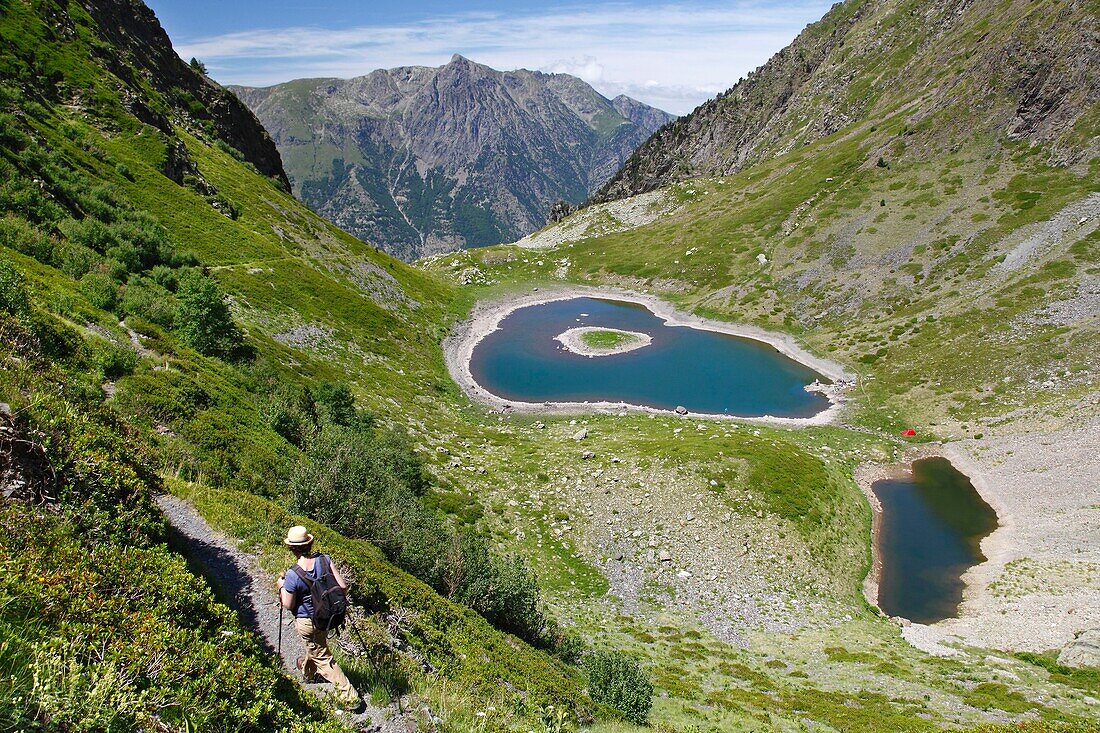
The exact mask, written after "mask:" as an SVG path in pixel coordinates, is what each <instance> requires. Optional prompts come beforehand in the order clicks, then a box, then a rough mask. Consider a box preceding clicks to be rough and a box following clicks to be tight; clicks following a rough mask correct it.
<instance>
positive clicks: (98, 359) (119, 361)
mask: <svg viewBox="0 0 1100 733" xmlns="http://www.w3.org/2000/svg"><path fill="white" fill-rule="evenodd" d="M93 362H94V363H95V366H96V368H97V369H98V370H99V372H100V374H102V375H103V376H104V377H106V378H108V379H117V378H118V377H121V376H123V375H124V374H129V373H131V372H132V371H134V367H136V366H137V354H136V353H135V352H134V350H133V349H131V348H130V347H129V346H123V345H120V344H113V343H111V342H109V341H105V342H104V343H102V344H99V345H98V346H97V348H96V349H95V350H94V351H93Z"/></svg>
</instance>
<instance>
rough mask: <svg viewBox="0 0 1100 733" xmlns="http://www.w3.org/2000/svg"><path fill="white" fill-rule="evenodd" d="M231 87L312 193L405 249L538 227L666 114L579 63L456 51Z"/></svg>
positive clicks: (330, 209)
mask: <svg viewBox="0 0 1100 733" xmlns="http://www.w3.org/2000/svg"><path fill="white" fill-rule="evenodd" d="M237 91H238V93H239V94H240V95H241V98H242V99H244V100H245V101H246V102H247V103H248V104H249V105H251V106H252V108H253V110H254V111H255V112H256V114H257V115H258V116H259V117H260V119H262V120H263V121H264V124H265V125H266V126H267V128H268V130H270V131H271V134H272V135H273V137H274V139H275V142H276V144H277V145H278V146H279V149H280V150H281V151H282V153H283V156H284V158H285V159H286V160H287V161H288V169H289V172H290V175H291V179H292V181H293V184H294V190H295V192H296V193H298V194H299V196H300V197H301V198H302V199H303V200H304V201H305V202H306V203H307V204H309V205H310V206H311V207H313V208H314V209H315V210H316V211H318V212H320V213H321V214H322V215H324V216H326V217H328V218H329V219H330V220H332V221H333V222H335V223H336V224H337V225H339V226H341V227H343V228H344V229H345V230H347V231H350V232H352V233H353V234H355V235H356V236H359V237H361V238H363V239H365V240H367V241H370V242H372V243H375V244H379V245H381V246H382V247H383V248H385V249H387V250H388V251H390V252H392V253H394V254H397V255H399V256H402V257H405V258H408V259H413V258H415V257H419V256H422V255H424V254H431V253H434V252H440V251H449V250H454V249H458V248H460V247H466V246H473V245H482V244H496V243H499V242H503V241H512V240H515V239H519V238H520V237H522V236H524V235H525V234H528V233H530V232H532V231H534V230H535V229H538V228H539V227H541V226H542V225H543V223H544V222H545V220H546V214H547V212H548V211H549V209H550V207H551V206H552V205H553V204H554V202H556V201H559V200H565V201H567V202H572V203H574V204H575V203H577V202H579V201H583V200H584V199H585V198H586V197H587V196H588V195H589V194H590V193H592V192H593V191H595V190H596V188H598V186H599V185H600V184H601V183H603V181H605V180H606V179H607V178H608V177H609V176H610V175H611V174H612V173H613V172H614V171H615V170H616V169H618V167H619V166H620V165H621V164H622V162H623V161H624V160H625V159H626V157H627V156H628V155H629V154H630V153H631V151H633V149H634V147H635V146H637V145H638V143H639V142H641V141H642V140H644V139H645V138H646V137H647V136H648V135H649V134H650V133H651V132H653V131H654V130H655V129H657V128H658V127H659V126H660V125H662V124H664V123H665V122H667V121H668V120H669V119H672V117H671V116H670V115H668V114H666V113H664V112H661V111H660V110H656V109H653V108H651V107H648V106H646V105H644V104H642V103H641V102H636V101H634V100H630V103H626V102H624V101H622V100H620V102H619V105H620V106H621V107H622V108H623V109H629V110H631V114H633V115H634V117H635V118H636V119H637V121H635V120H634V119H631V118H629V117H627V116H625V115H623V114H621V113H620V112H619V111H618V109H617V107H616V106H615V104H613V103H612V102H611V101H610V100H608V99H606V98H605V97H603V96H602V95H600V94H599V93H598V92H597V91H596V90H594V89H592V87H590V86H588V85H587V84H585V83H584V82H583V81H581V80H580V79H577V78H575V77H571V76H568V75H566V74H543V73H540V72H535V71H527V70H524V69H519V70H515V71H498V70H496V69H492V68H490V67H488V66H485V65H483V64H479V63H476V62H474V61H471V60H470V59H467V58H465V57H464V56H462V55H460V54H455V55H454V56H453V57H452V58H451V60H450V62H448V63H447V64H446V65H444V66H441V67H438V68H428V67H401V68H397V69H388V70H386V69H383V70H378V71H374V72H372V73H370V74H368V75H366V76H362V77H357V78H354V79H347V80H332V79H324V80H309V79H299V80H296V81H293V82H287V83H286V84H281V85H277V86H275V87H271V88H267V89H248V88H239V89H237ZM338 151H347V152H343V153H341V152H338Z"/></svg>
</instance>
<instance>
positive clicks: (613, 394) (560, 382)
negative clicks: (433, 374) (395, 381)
mask: <svg viewBox="0 0 1100 733" xmlns="http://www.w3.org/2000/svg"><path fill="white" fill-rule="evenodd" d="M582 326H591V327H603V328H615V329H620V330H623V331H634V332H640V333H645V334H648V335H649V336H651V337H652V339H653V340H652V342H651V343H650V344H649V345H648V346H645V347H643V348H640V349H637V350H635V351H630V352H627V353H623V354H615V355H612V356H601V357H596V358H590V357H587V356H583V355H580V354H575V353H572V352H570V351H567V350H565V349H564V348H563V346H562V344H561V343H560V342H558V341H556V340H555V339H554V337H555V336H558V335H559V334H561V333H563V332H565V331H567V330H569V329H571V328H579V327H582ZM470 372H471V374H472V376H473V378H474V380H475V381H476V382H477V383H478V384H480V385H481V386H482V387H484V388H485V389H487V390H488V391H490V392H492V393H493V394H495V395H497V396H499V397H503V398H504V399H509V400H516V401H523V402H584V401H589V402H605V401H606V402H625V403H628V404H632V405H644V406H647V407H656V408H659V409H664V410H673V409H675V408H676V407H677V406H679V405H683V406H684V407H686V408H687V409H688V410H690V411H691V412H697V413H711V414H724V415H736V416H741V417H757V416H763V415H771V416H773V417H803V418H804V417H811V416H813V415H816V414H817V413H819V412H821V411H822V410H824V409H826V408H827V407H828V406H829V400H828V399H827V398H826V397H824V396H823V395H821V394H817V393H810V392H806V391H805V389H804V387H805V386H806V385H807V384H810V383H811V382H813V381H814V380H815V379H820V380H821V381H822V382H828V380H827V379H826V378H825V377H823V376H822V375H821V374H818V373H817V372H815V371H814V370H813V369H811V368H810V367H808V366H805V365H804V364H800V363H799V362H797V361H794V360H792V359H790V358H788V357H787V356H785V355H783V354H781V353H779V352H778V351H777V350H776V349H775V347H773V346H771V345H769V344H766V343H763V342H761V341H754V340H752V339H747V338H740V337H737V336H730V335H727V334H722V333H716V332H713V331H704V330H699V329H695V328H687V327H683V326H669V325H666V324H665V322H664V321H663V320H662V319H660V318H658V317H657V316H655V315H654V314H653V313H652V312H651V311H650V310H649V309H647V308H646V307H645V306H642V305H638V304H635V303H624V302H619V301H612V300H603V299H598V298H573V299H570V300H560V301H555V302H550V303H543V304H541V305H533V306H527V307H524V308H520V309H517V310H515V311H513V312H512V313H511V314H509V315H508V316H507V317H506V318H505V319H504V320H503V321H502V322H501V324H500V328H499V329H498V330H497V331H494V332H493V333H491V334H489V335H488V336H486V337H485V338H484V339H483V340H482V341H481V342H480V343H478V345H477V346H476V347H475V348H474V351H473V355H472V357H471V360H470Z"/></svg>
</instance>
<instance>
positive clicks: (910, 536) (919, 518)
mask: <svg viewBox="0 0 1100 733" xmlns="http://www.w3.org/2000/svg"><path fill="white" fill-rule="evenodd" d="M871 488H872V490H873V491H874V492H875V496H876V497H878V500H879V502H880V503H881V504H882V516H881V520H880V523H879V529H878V536H877V541H876V546H877V548H878V552H879V558H880V560H881V573H880V577H879V591H878V605H879V608H881V609H882V610H883V611H885V612H886V613H887V614H889V615H891V616H901V617H903V618H907V619H909V620H910V621H914V622H917V623H925V624H927V623H934V622H936V621H942V620H943V619H945V618H951V617H953V616H955V615H956V613H957V612H958V608H959V603H960V602H961V601H962V592H963V581H962V575H963V573H965V572H966V571H967V570H968V569H969V568H970V567H972V566H973V565H977V564H979V563H982V562H985V559H986V558H985V556H984V555H982V552H981V548H980V545H981V541H982V539H983V538H984V537H986V536H987V535H988V534H990V533H991V532H992V531H993V530H994V529H996V528H997V513H996V512H995V511H993V508H992V507H990V506H989V505H988V504H986V503H985V501H984V500H983V499H982V497H981V496H980V495H979V494H978V492H977V490H975V489H974V485H973V484H971V483H970V479H969V478H967V477H966V475H965V474H963V473H960V472H959V471H958V470H957V469H956V468H955V467H954V466H952V465H951V463H950V462H949V461H948V460H947V459H946V458H925V459H922V460H918V461H914V462H913V468H912V473H911V475H910V476H907V477H904V478H894V479H884V480H882V481H876V482H875V483H874V484H873V485H872V487H871Z"/></svg>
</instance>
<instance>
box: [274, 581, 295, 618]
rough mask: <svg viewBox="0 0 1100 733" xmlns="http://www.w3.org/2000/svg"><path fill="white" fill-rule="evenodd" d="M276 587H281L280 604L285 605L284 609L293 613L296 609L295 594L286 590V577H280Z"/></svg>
mask: <svg viewBox="0 0 1100 733" xmlns="http://www.w3.org/2000/svg"><path fill="white" fill-rule="evenodd" d="M276 585H278V586H279V602H280V603H282V604H283V608H285V609H287V610H288V611H291V610H293V609H294V593H293V591H289V590H287V589H286V575H280V576H279V580H277V581H276Z"/></svg>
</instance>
